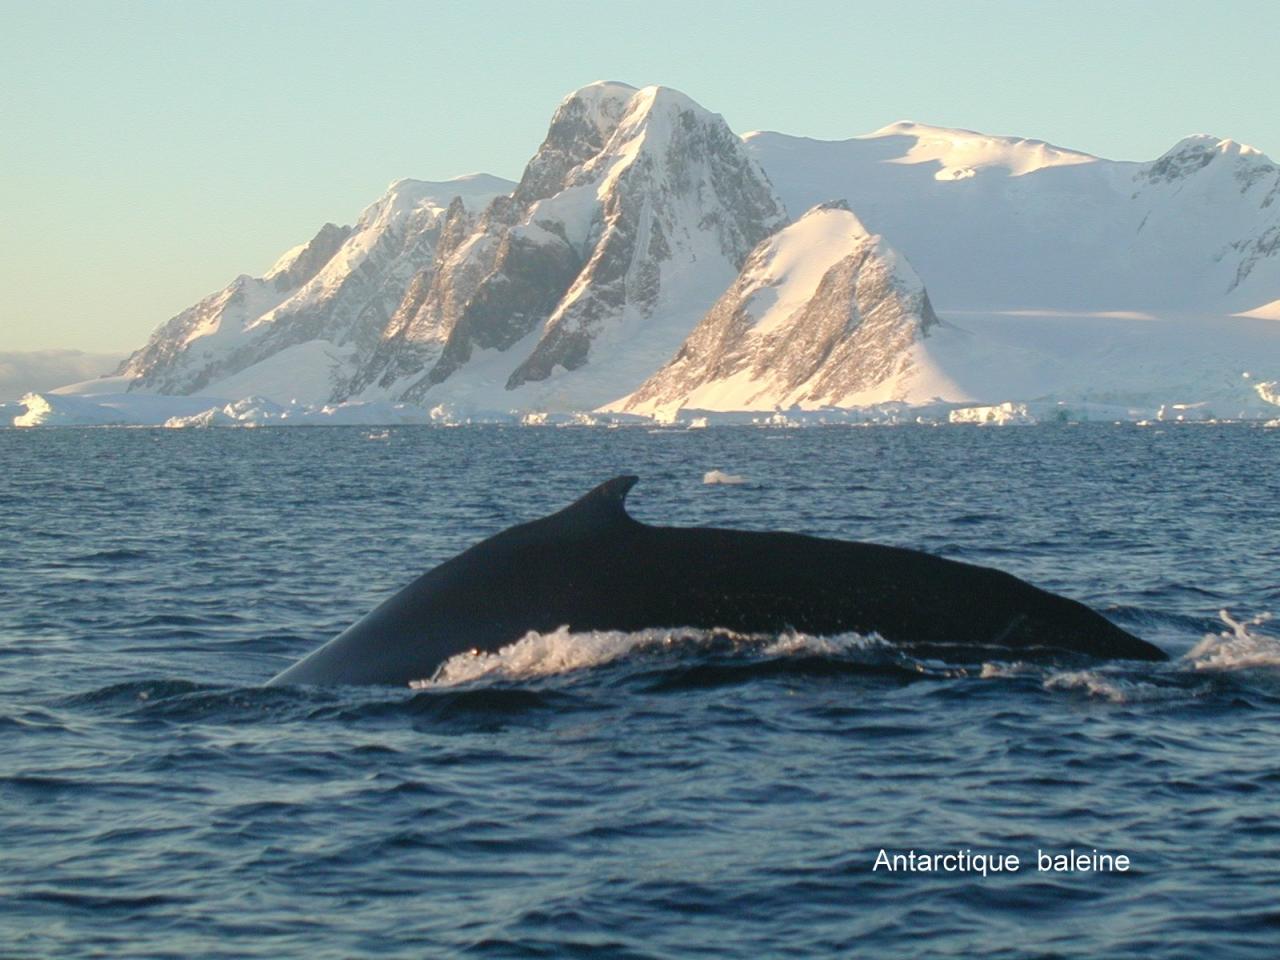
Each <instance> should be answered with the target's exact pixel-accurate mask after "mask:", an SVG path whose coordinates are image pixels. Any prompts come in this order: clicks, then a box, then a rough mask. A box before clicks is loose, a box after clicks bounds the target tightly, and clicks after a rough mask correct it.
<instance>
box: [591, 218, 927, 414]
mask: <svg viewBox="0 0 1280 960" xmlns="http://www.w3.org/2000/svg"><path fill="white" fill-rule="evenodd" d="M938 322H939V321H938V318H937V317H936V316H935V315H934V312H933V308H932V306H931V305H930V303H929V296H928V294H927V293H926V292H925V289H924V285H923V284H922V283H921V282H920V280H919V278H918V277H917V276H916V275H915V272H914V271H913V270H912V269H911V267H910V266H909V265H908V264H907V263H906V261H904V260H903V259H902V258H901V257H900V256H899V255H898V254H896V253H895V252H894V251H893V250H892V249H890V248H889V246H888V245H887V244H886V243H885V242H884V240H883V239H882V238H880V237H878V236H874V235H871V234H868V233H867V231H866V229H865V228H864V227H863V226H862V224H861V222H860V221H859V220H858V218H857V217H856V216H854V214H853V213H852V212H851V211H850V210H849V208H848V206H847V205H845V204H844V203H843V202H836V203H828V204H823V205H821V206H818V207H815V208H814V209H812V210H810V211H809V212H808V213H807V214H805V216H804V217H802V218H801V219H800V220H798V221H797V222H796V223H794V224H792V225H791V226H789V227H787V228H786V229H785V230H782V231H780V232H779V233H778V234H776V235H775V236H773V237H770V238H769V239H767V240H765V241H764V242H762V243H761V244H760V245H759V246H757V247H756V248H755V250H753V251H752V253H751V255H750V257H748V259H747V261H746V264H745V265H744V266H743V269H742V272H741V274H740V275H739V276H738V279H737V280H735V281H734V283H733V285H732V286H731V287H730V288H729V289H728V290H727V291H726V292H725V294H724V295H723V296H722V297H721V298H720V299H719V300H718V301H717V302H716V304H715V306H714V307H712V308H711V310H710V311H708V313H707V315H706V316H705V317H704V318H703V319H702V321H701V322H700V323H699V324H698V326H697V327H696V328H695V329H694V331H693V332H692V333H691V334H690V335H689V338H688V339H687V340H686V341H685V342H684V344H683V345H682V346H681V347H680V349H679V350H678V351H677V353H676V354H675V356H674V357H673V358H672V359H671V360H670V362H668V363H667V364H666V365H665V366H664V367H663V368H662V369H661V370H659V371H657V373H655V374H654V375H653V376H652V377H650V378H649V379H648V380H647V381H645V383H644V384H643V385H642V386H641V387H640V388H639V389H638V390H636V391H635V392H634V393H633V394H631V395H630V396H628V397H624V398H623V399H622V400H619V401H617V402H616V403H614V404H611V405H610V407H609V409H612V410H617V411H626V412H632V413H645V414H655V413H663V414H666V413H672V412H675V411H676V410H679V409H681V408H690V409H703V410H761V409H772V408H776V407H792V406H795V405H799V406H801V407H805V408H815V407H824V406H842V405H849V404H852V403H858V402H863V403H865V402H868V400H867V397H868V396H869V395H871V394H873V393H876V391H877V390H878V391H879V392H878V393H877V394H876V396H875V400H876V402H880V401H883V400H887V399H893V395H892V389H893V385H894V384H896V383H898V382H901V381H902V380H904V379H905V378H906V377H907V376H908V375H909V374H910V372H911V363H912V348H913V346H914V345H915V344H916V343H917V342H918V341H919V340H921V339H923V338H924V337H926V336H928V334H929V332H930V330H931V329H932V328H933V327H934V326H935V325H937V324H938ZM885 386H888V387H889V392H888V393H887V394H886V393H885V391H884V389H882V388H884V387H885Z"/></svg>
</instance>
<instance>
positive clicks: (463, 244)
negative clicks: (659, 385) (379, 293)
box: [350, 83, 786, 405]
mask: <svg viewBox="0 0 1280 960" xmlns="http://www.w3.org/2000/svg"><path fill="white" fill-rule="evenodd" d="M785 216H786V215H785V212H784V210H783V207H782V205H781V203H780V202H779V201H778V200H777V198H776V197H775V196H774V194H773V191H772V188H771V187H770V186H769V183H768V181H767V179H766V178H765V177H764V175H763V174H762V173H761V172H760V170H759V168H758V167H757V166H756V165H755V163H754V162H753V161H751V159H750V158H749V157H748V156H747V155H746V152H745V150H744V149H743V146H742V143H741V141H740V140H739V139H738V138H737V137H736V136H735V135H734V134H733V132H732V131H730V130H729V128H728V127H727V126H726V125H725V123H724V121H723V119H721V118H720V117H719V116H718V115H715V114H712V113H709V112H707V111H706V110H704V109H702V108H701V107H700V106H698V105H697V104H696V103H694V102H693V101H692V100H690V99H689V98H688V97H685V96H684V95H683V94H680V93H677V92H676V91H674V90H669V89H666V88H662V87H650V88H647V89H644V90H635V89H634V88H632V87H628V86H625V85H623V84H616V83H600V84H592V85H591V86H589V87H585V88H583V89H582V90H579V91H576V92H575V93H574V94H571V95H570V96H569V97H568V98H566V99H565V101H564V102H562V103H561V104H560V107H559V108H558V109H557V111H556V114H555V116H554V117H553V119H552V122H551V126H550V129H549V131H548V134H547V137H546V139H545V140H544V141H543V143H542V145H541V147H540V148H539V150H538V152H537V153H536V154H535V155H534V157H533V159H532V160H530V162H529V164H528V167H527V168H526V170H525V173H524V176H523V177H522V178H521V181H520V185H519V186H518V187H517V188H516V190H515V191H514V192H513V194H512V196H510V197H504V198H499V199H497V200H495V201H494V202H493V204H492V205H491V206H490V208H489V209H488V210H487V211H486V212H485V214H484V215H483V216H482V217H481V218H480V221H479V222H478V223H477V225H476V227H475V229H474V231H473V232H472V233H471V234H470V235H469V236H466V237H465V238H462V239H460V240H459V241H458V243H457V244H456V246H455V247H453V248H452V249H448V250H447V256H446V257H445V258H444V259H442V260H441V261H440V262H439V263H438V265H437V268H436V270H435V274H434V279H433V280H432V282H431V285H430V288H429V289H426V290H425V291H424V292H422V295H421V297H420V299H419V300H418V301H417V302H416V303H415V304H414V305H413V307H412V308H411V309H410V308H405V307H403V305H402V311H401V312H400V313H399V314H398V315H397V319H396V320H395V321H393V323H392V324H391V326H390V327H389V328H388V332H387V336H386V337H385V338H384V344H383V345H382V346H381V347H380V348H379V349H378V350H377V351H376V352H375V354H374V356H373V358H372V361H371V363H370V364H369V365H368V366H367V367H366V368H365V369H363V370H361V371H360V372H359V373H358V374H357V376H356V377H355V378H353V380H352V383H351V390H350V393H351V394H357V393H359V392H361V391H367V390H369V389H370V388H371V387H372V388H376V389H378V390H381V391H385V392H386V393H389V394H390V395H392V396H395V397H397V398H402V399H407V400H413V401H418V402H421V401H424V400H426V399H427V398H428V397H434V396H447V395H448V394H450V393H451V392H453V389H452V388H451V387H450V386H449V385H450V384H451V383H452V382H453V378H456V377H458V376H462V377H463V379H464V380H468V381H471V382H470V383H468V385H467V387H466V388H465V389H467V390H474V389H476V384H475V381H476V379H477V377H478V376H483V377H484V378H485V384H484V385H483V386H482V387H481V388H480V389H481V390H482V392H483V393H484V394H485V395H486V397H488V398H489V399H488V402H490V403H495V404H498V405H501V404H502V403H504V400H503V399H502V398H501V395H500V394H499V393H497V392H495V387H496V388H500V389H501V390H505V391H508V392H512V391H518V390H520V388H522V387H526V386H532V385H536V384H539V383H541V382H543V381H547V380H549V379H552V378H553V377H557V376H558V377H559V378H561V379H563V376H564V375H565V374H567V373H569V372H572V371H578V370H580V369H582V368H583V367H585V366H587V365H588V364H590V363H591V362H592V360H593V357H594V356H595V354H596V352H597V346H598V345H599V344H600V343H602V342H607V343H608V344H609V348H608V349H609V350H610V351H611V352H612V353H613V354H614V356H612V357H610V358H609V359H610V360H611V361H617V359H618V357H617V354H619V353H621V352H624V351H625V352H626V353H628V354H630V355H632V356H634V357H635V358H637V362H636V363H632V364H630V365H629V366H630V368H631V369H630V372H629V373H626V372H620V371H619V365H618V364H617V363H616V362H615V363H613V369H614V372H615V374H616V375H620V376H623V377H624V378H625V377H629V378H630V381H631V382H630V383H627V382H626V381H625V380H624V383H623V384H618V383H616V382H614V383H613V384H612V385H611V386H610V385H606V384H604V383H591V382H589V381H591V380H592V379H593V378H591V377H582V378H578V380H579V381H580V382H581V385H582V389H580V390H579V389H577V387H572V386H567V381H566V383H564V384H557V385H556V389H557V390H564V389H567V390H568V391H569V394H568V395H571V396H573V397H575V398H577V402H579V403H581V404H583V405H594V404H595V403H598V402H602V401H603V400H605V399H608V397H609V391H610V390H612V391H613V393H614V394H616V393H617V391H618V389H619V388H620V387H623V386H634V385H635V384H638V383H639V381H640V380H641V379H643V377H644V376H645V375H647V373H649V372H651V369H652V366H650V367H649V368H648V369H641V368H640V367H639V366H638V365H637V364H639V363H649V364H653V363H656V362H658V358H659V357H660V356H661V355H663V354H664V353H666V354H669V352H670V351H671V350H672V349H674V347H675V346H676V345H677V344H678V343H679V341H680V339H682V338H683V336H684V335H685V334H687V332H688V327H689V325H690V324H691V323H692V322H693V318H694V317H696V316H697V315H698V314H700V313H701V312H702V311H703V310H705V309H706V307H707V306H708V305H709V304H710V303H711V302H712V301H713V300H714V299H715V297H716V296H717V295H718V294H719V293H720V292H721V291H722V290H723V288H724V286H725V285H726V284H728V283H729V281H730V280H731V279H732V277H733V275H734V273H735V272H736V271H737V269H738V267H739V266H740V265H741V263H742V260H743V259H744V258H745V256H746V255H747V253H748V251H749V250H750V249H751V248H752V246H754V245H755V244H756V243H757V242H758V241H759V240H760V239H761V238H763V237H765V236H767V235H768V234H769V233H771V232H773V231H774V230H776V229H777V228H778V227H779V226H781V225H782V224H783V223H784V222H785ZM441 250H442V252H445V251H446V247H445V246H443V245H442V247H441ZM673 318H674V319H673ZM495 355H501V359H500V360H498V359H495ZM477 357H483V359H484V363H483V367H484V372H483V374H479V373H478V372H477V371H475V370H473V369H471V368H472V367H474V366H475V365H474V364H473V363H472V361H473V358H477ZM623 366H628V365H627V364H623ZM494 378H499V379H500V380H501V383H500V384H495V383H493V382H491V381H493V380H494ZM575 382H578V381H575ZM525 392H526V393H527V392H528V391H525ZM561 395H562V396H564V394H563V393H562V394H561ZM505 402H506V403H508V404H510V403H514V402H516V401H515V400H507V401H505Z"/></svg>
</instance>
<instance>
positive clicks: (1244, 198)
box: [66, 83, 1280, 415]
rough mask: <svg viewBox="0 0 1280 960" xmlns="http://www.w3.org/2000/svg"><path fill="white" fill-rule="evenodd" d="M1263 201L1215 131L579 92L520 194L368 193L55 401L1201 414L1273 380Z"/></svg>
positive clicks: (655, 90) (1252, 171)
mask: <svg viewBox="0 0 1280 960" xmlns="http://www.w3.org/2000/svg"><path fill="white" fill-rule="evenodd" d="M841 198H843V199H844V200H846V201H847V203H848V209H842V208H840V207H839V206H831V205H830V203H829V202H830V201H837V200H840V199H841ZM1277 199H1280V168H1277V166H1276V165H1275V164H1274V163H1272V162H1271V161H1270V160H1268V159H1267V157H1266V156H1264V155H1263V154H1261V153H1260V152H1258V151H1257V150H1254V149H1252V148H1250V147H1246V146H1243V145H1241V144H1237V143H1234V142H1232V141H1230V140H1218V139H1215V138H1212V137H1204V136H1199V137H1190V138H1188V139H1186V140H1183V141H1181V142H1179V143H1178V144H1176V145H1175V146H1174V147H1173V148H1172V149H1170V150H1169V151H1168V152H1167V153H1166V154H1164V155H1163V156H1162V157H1160V158H1158V159H1156V160H1154V161H1152V162H1149V163H1133V162H1118V161H1110V160H1103V159H1099V158H1097V157H1093V156H1090V155H1088V154H1085V153H1081V152H1078V151H1072V150H1067V149H1064V148H1060V147H1055V146H1052V145H1050V144H1047V143H1044V142H1041V141H1036V140H1023V139H1017V138H1010V137H998V136H989V135H985V134H979V133H973V132H970V131H964V130H952V129H944V128H939V127H929V126H924V125H921V124H914V123H897V124H893V125H891V126H888V127H885V128H883V129H881V130H878V131H876V132H874V133H872V134H868V135H866V136H862V137H855V138H853V139H850V140H843V141H829V142H828V141H817V140H809V139H805V138H801V137H792V136H787V135H784V134H780V133H753V134H748V135H747V136H746V137H743V138H739V137H738V136H736V135H735V134H733V132H732V131H730V130H729V128H728V127H727V126H726V125H725V123H724V121H723V119H722V118H721V117H719V116H718V115H716V114H714V113H711V112H709V111H707V110H705V109H703V108H702V107H701V106H699V105H698V104H697V103H695V102H694V101H692V100H691V99H689V98H688V97H686V96H685V95H683V94H681V93H678V92H677V91H674V90H671V89H668V88H664V87H647V88H644V89H640V90H637V89H636V88H633V87H630V86H628V85H626V84H622V83H595V84H590V85H588V86H586V87H584V88H582V89H581V90H578V91H575V92H574V93H572V94H570V95H569V96H568V97H566V98H565V99H564V100H563V101H562V102H561V103H560V105H559V107H558V108H557V110H556V111H555V114H554V116H553V117H552V120H551V124H550V127H549V129H548V132H547V135H546V138H545V139H544V141H543V142H542V144H541V146H539V148H538V149H537V151H536V152H535V153H534V155H533V157H532V158H531V159H530V161H529V163H528V165H527V166H526V168H525V171H524V173H523V175H522V177H521V179H520V181H519V183H512V182H509V181H505V180H500V179H498V178H496V177H489V176H486V175H476V176H473V177H465V178H460V179H459V180H453V181H447V182H444V183H428V182H422V181H412V180H404V181H399V182H397V183H395V184H393V185H392V187H391V188H390V189H389V190H388V192H387V193H386V195H384V196H383V197H382V198H381V199H379V200H378V201H377V202H375V203H374V204H372V205H371V206H370V207H369V208H368V209H367V210H366V211H365V212H364V213H363V214H362V215H361V217H360V218H359V220H358V221H357V222H356V224H355V226H353V227H338V226H335V225H333V224H326V225H325V226H324V227H323V228H322V229H321V230H320V231H319V233H318V234H317V235H316V236H315V237H314V238H313V239H312V240H311V241H309V242H308V243H305V244H303V245H301V246H299V247H297V248H295V249H294V250H292V251H290V252H289V253H287V254H285V256H283V257H282V258H281V260H280V261H279V262H278V263H277V264H276V265H275V266H274V267H273V268H272V269H271V270H269V271H268V272H267V273H266V274H264V275H263V276H261V277H248V276H242V277H239V278H237V279H236V280H235V281H233V282H232V283H231V284H230V285H229V286H228V287H227V288H225V289H224V290H222V291H219V292H218V293H215V294H213V295H211V296H210V297H208V298H206V299H205V300H202V301H201V302H200V303H198V304H196V305H194V306H193V307H191V308H189V309H187V310H185V311H183V312H182V313H181V314H179V315H178V316H176V317H174V318H173V319H172V320H170V321H168V323H166V324H164V325H163V326H161V327H160V328H159V329H158V330H157V331H156V333H155V334H154V335H153V336H152V338H151V340H150V341H149V342H148V344H147V345H146V346H145V347H143V348H142V349H141V350H139V351H138V352H137V353H135V354H134V355H133V356H131V357H130V358H129V359H128V360H127V361H125V363H124V364H123V365H122V366H121V368H120V371H119V375H118V376H117V377H115V378H106V379H104V380H101V381H95V382H93V383H90V384H83V385H76V386H74V387H72V388H66V392H70V393H79V394H102V393H105V392H109V391H110V390H124V389H128V390H131V391H134V392H139V391H140V392H148V393H162V394H185V395H192V394H197V393H198V394H203V395H205V396H207V397H211V398H220V401H221V402H225V401H232V400H236V399H239V398H242V397H246V396H250V395H262V396H266V397H270V398H272V399H274V400H276V401H279V402H281V403H286V402H287V401H289V400H291V399H294V398H296V399H298V400H300V401H303V402H304V403H305V402H313V403H326V402H329V401H352V402H356V403H366V404H368V403H375V404H376V403H386V402H390V403H398V402H408V403H411V404H414V405H421V406H422V407H431V408H439V409H440V410H441V411H444V412H443V413H441V415H450V414H449V413H448V411H455V412H465V411H476V412H480V411H489V412H492V411H511V410H517V411H568V410H583V409H591V408H596V407H599V406H605V405H607V406H609V408H610V409H615V410H616V409H622V408H624V407H625V408H627V409H630V410H637V411H640V410H643V411H649V412H656V411H660V410H661V411H669V410H671V409H675V408H678V407H685V408H693V407H705V408H710V409H727V408H729V407H735V406H737V407H742V406H745V407H748V408H751V409H762V408H768V407H772V406H791V405H797V404H798V405H800V406H803V407H822V406H828V405H850V404H863V403H873V402H883V401H885V400H904V401H908V402H922V401H928V400H932V399H935V398H941V399H943V400H950V401H957V402H995V401H1000V400H1005V399H1022V398H1028V399H1029V398H1032V397H1046V396H1054V395H1063V394H1062V392H1063V391H1066V392H1070V394H1071V396H1073V397H1082V396H1089V397H1097V396H1104V397H1111V398H1118V399H1117V402H1120V403H1123V402H1131V403H1133V404H1135V405H1137V406H1141V405H1142V404H1144V403H1145V404H1148V405H1149V401H1151V400H1152V398H1153V397H1155V396H1157V395H1159V396H1160V398H1161V402H1163V401H1164V400H1166V399H1167V400H1170V401H1172V400H1177V401H1184V400H1197V399H1200V398H1198V397H1196V396H1193V395H1191V394H1194V393H1195V391H1197V390H1201V389H1204V390H1210V387H1212V389H1211V390H1210V393H1213V395H1214V396H1217V397H1219V398H1222V399H1223V402H1225V403H1227V404H1228V405H1229V404H1231V403H1235V401H1236V400H1237V399H1238V398H1240V397H1244V398H1245V399H1246V400H1248V399H1249V398H1253V399H1257V397H1258V396H1260V394H1257V395H1255V392H1254V391H1253V388H1252V386H1251V385H1250V384H1251V381H1250V380H1249V378H1245V377H1242V376H1241V374H1242V373H1243V372H1249V373H1250V376H1251V377H1255V378H1258V377H1260V378H1263V379H1264V380H1266V382H1271V381H1274V380H1277V379H1280V360H1276V359H1275V358H1276V350H1275V349H1274V348H1275V347H1276V344H1278V343H1280V339H1277V338H1280V327H1276V326H1275V325H1274V323H1268V321H1274V320H1276V319H1280V203H1278V202H1276V201H1277ZM815 206H818V207H819V209H817V210H811V212H810V214H808V215H806V216H805V217H803V218H801V219H800V220H798V221H796V222H795V223H793V224H791V225H790V226H787V224H788V218H787V215H786V212H785V210H786V209H790V210H792V211H801V210H806V209H810V208H813V207H815ZM862 224H865V229H864V228H863V227H862V226H861V225H862ZM784 227H786V229H785V230H783V232H781V233H778V232H777V231H779V230H780V229H782V228H784ZM895 251H896V252H895ZM907 261H910V264H911V266H910V267H908V266H907V265H906V262H907ZM912 267H914V268H915V270H917V271H919V275H918V277H917V275H916V274H915V273H914V272H913V271H912V269H911V268H912ZM921 278H923V281H924V283H927V284H928V290H929V295H928V297H926V296H925V294H924V287H923V284H922V283H921ZM930 299H932V303H933V307H934V308H936V309H937V311H938V315H939V316H940V317H941V321H939V320H937V319H936V318H935V316H934V314H933V312H932V310H931V308H930V305H929V300H930ZM1234 313H1241V314H1245V315H1246V317H1247V318H1252V319H1246V318H1236V319H1234V320H1233V319H1231V318H1230V315H1231V314H1234ZM1273 368H1274V369H1273ZM1153 378H1154V379H1153ZM1160 378H1164V379H1163V380H1161V379H1160ZM1157 380H1159V382H1156V381H1157ZM1165 381H1167V382H1165ZM1140 384H1141V386H1139V385H1140ZM1214 391H1216V393H1214ZM1242 391H1243V392H1242ZM1166 394H1167V396H1166ZM619 398H621V399H619ZM1125 398H1128V400H1127V401H1126V400H1125ZM1251 402H1252V401H1251ZM1266 402H1268V403H1269V402H1270V401H1266ZM1135 408H1136V407H1135Z"/></svg>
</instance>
